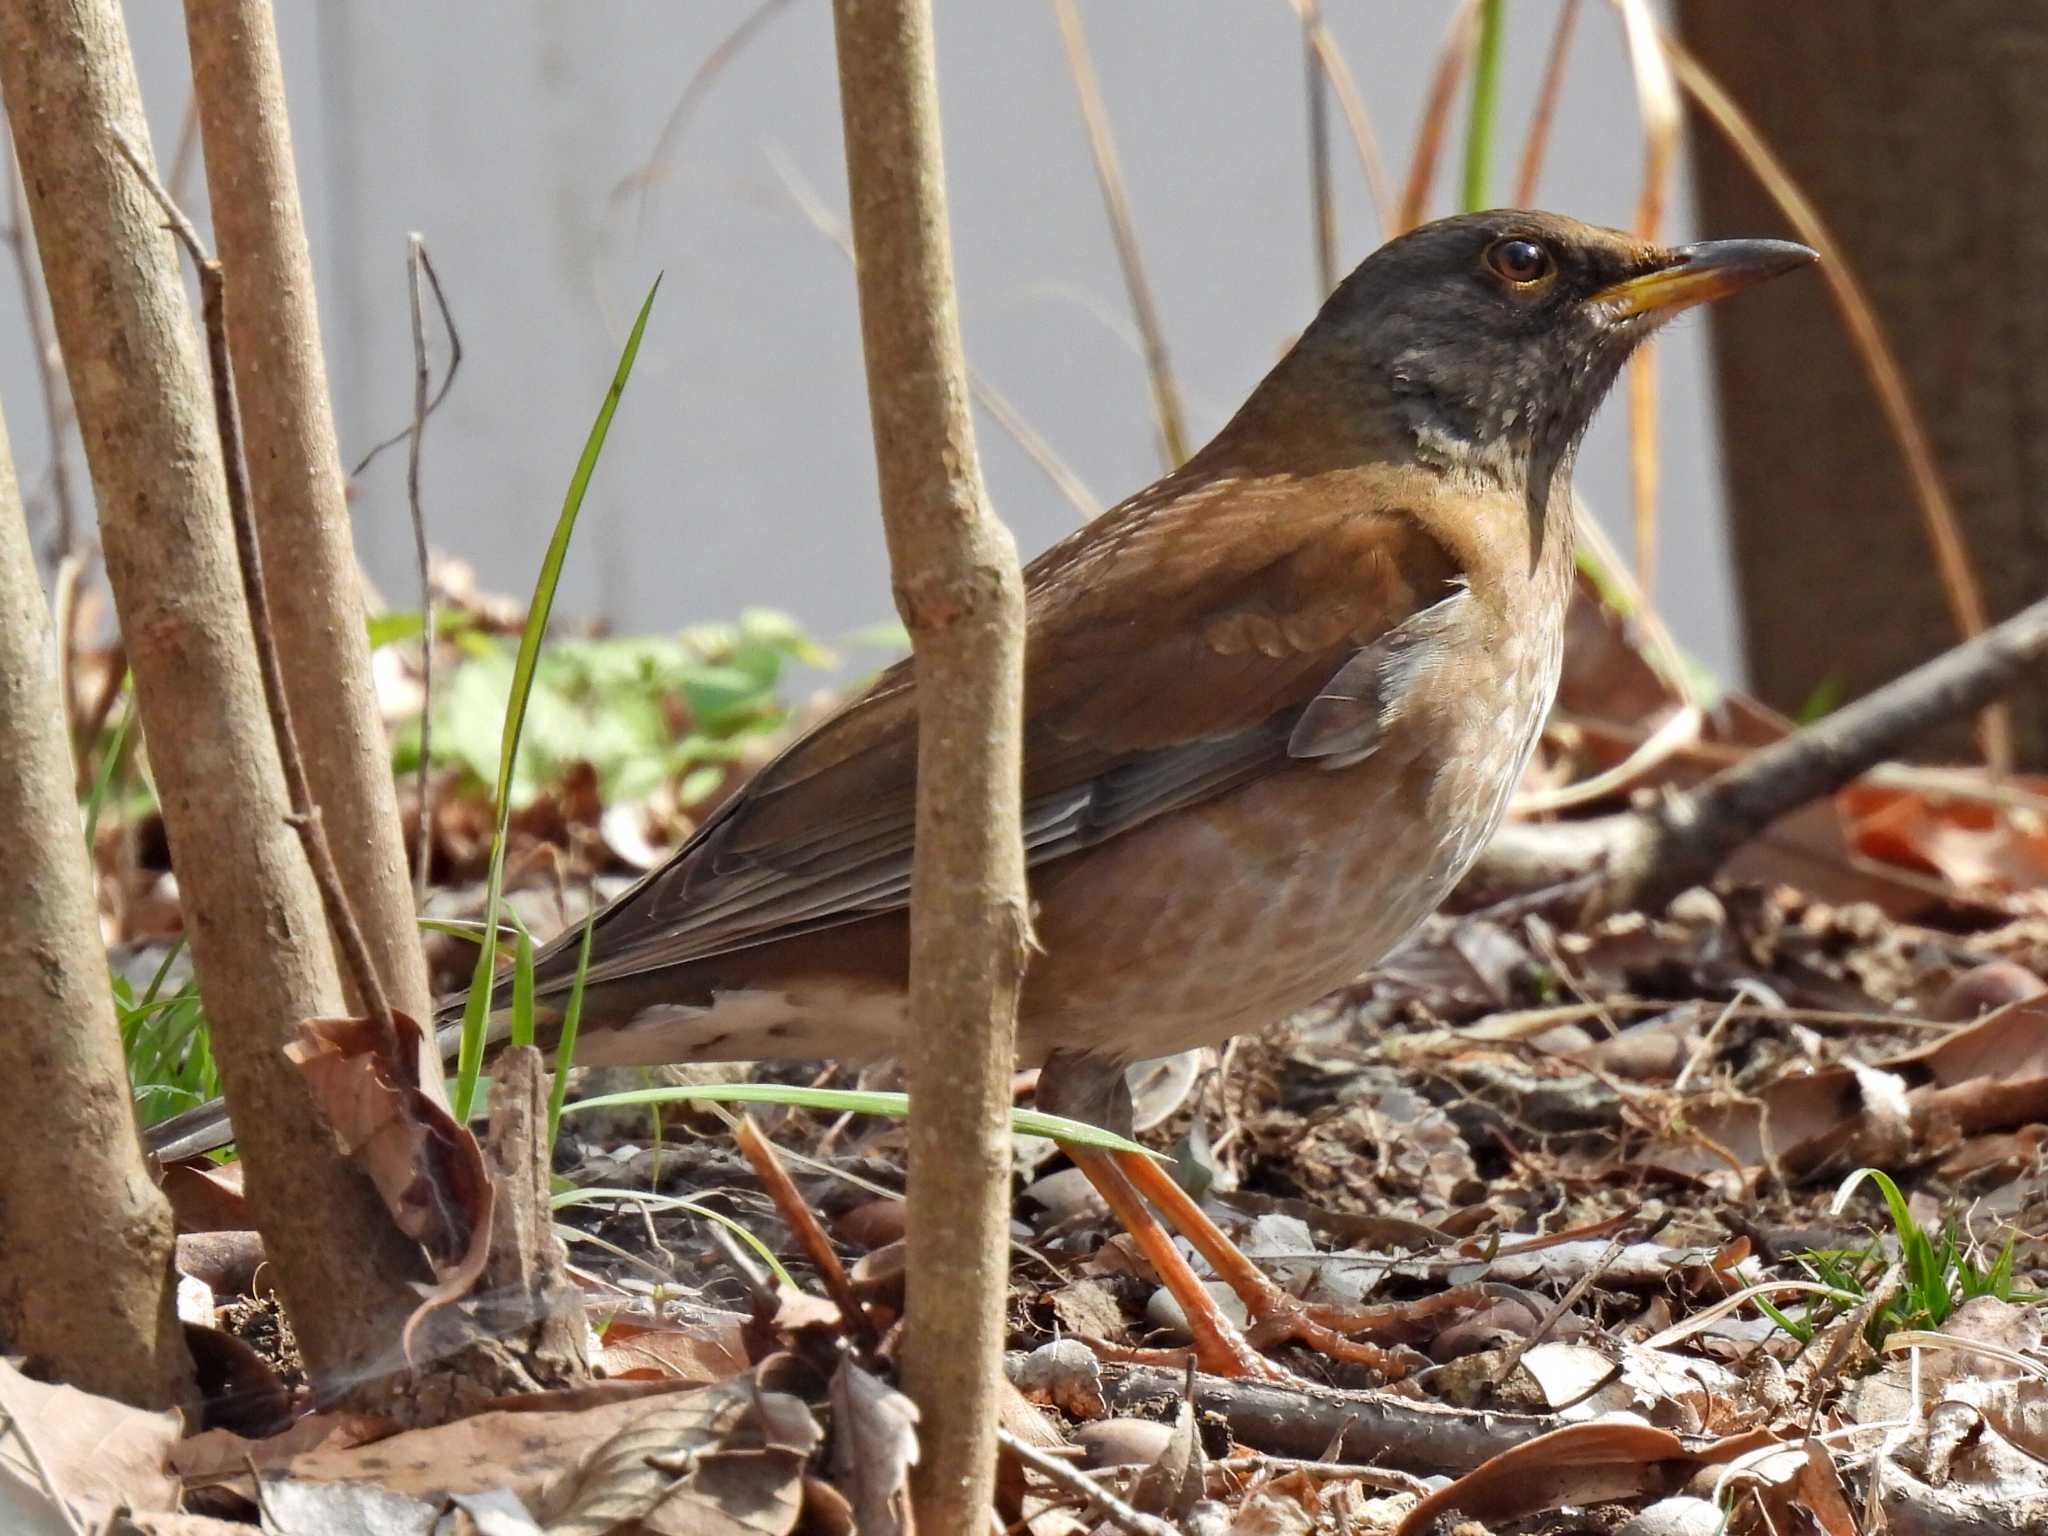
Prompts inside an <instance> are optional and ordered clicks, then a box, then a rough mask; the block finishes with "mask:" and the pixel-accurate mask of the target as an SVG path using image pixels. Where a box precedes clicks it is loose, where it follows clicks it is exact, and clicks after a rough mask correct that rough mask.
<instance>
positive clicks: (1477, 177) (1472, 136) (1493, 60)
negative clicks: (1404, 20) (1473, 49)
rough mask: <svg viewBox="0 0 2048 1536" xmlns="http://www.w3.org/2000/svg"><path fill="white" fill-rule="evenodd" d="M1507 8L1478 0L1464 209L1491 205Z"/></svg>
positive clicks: (1502, 2)
mask: <svg viewBox="0 0 2048 1536" xmlns="http://www.w3.org/2000/svg"><path fill="white" fill-rule="evenodd" d="M1507 8H1508V7H1507V0H1480V6H1479V46H1478V51H1477V54H1476V56H1475V57H1474V59H1473V62H1472V115H1471V116H1470V117H1469V118H1468V119H1467V120H1466V124H1465V183H1464V203H1465V211H1466V212H1467V213H1476V212H1477V211H1478V210H1480V209H1481V208H1490V207H1492V206H1493V204H1492V202H1491V200H1490V194H1489V192H1488V190H1487V187H1488V183H1489V181H1490V180H1491V176H1490V170H1491V162H1492V159H1493V119H1494V115H1495V113H1496V111H1497V109H1498V108H1499V106H1500V40H1501V33H1502V32H1503V31H1504V30H1505V22H1506V16H1507Z"/></svg>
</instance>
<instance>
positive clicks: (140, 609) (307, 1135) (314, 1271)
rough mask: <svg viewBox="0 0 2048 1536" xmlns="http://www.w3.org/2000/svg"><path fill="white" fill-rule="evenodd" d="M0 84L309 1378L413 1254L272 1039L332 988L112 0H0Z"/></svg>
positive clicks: (389, 1293)
mask: <svg viewBox="0 0 2048 1536" xmlns="http://www.w3.org/2000/svg"><path fill="white" fill-rule="evenodd" d="M0 89H4V91H5V94H6V105H7V112H8V118H9V121H10V123H11V125H12V127H13V130H14V136H15V142H16V148H17V151H18V154H19V157H20V161H21V166H22V172H23V177H24V180H25V182H26V185H27V189H28V201H29V209H30V212H31V215H32V216H33V219H34V224H35V232H36V242H37V246H38V249H39V251H40V253H41V259H42V265H43V271H44V275H45V277H46V279H47V281H48V285H49V291H50V303H51V309H52V312H53V313H54V315H55V317H56V321H57V334H58V339H59V342H60V343H61V344H62V347H63V350H64V364H65V370H66V372H67V374H68V376H69V378H70V381H71V388H72V393H73V395H74V397H75V399H76V401H77V408H78V419H79V426H80V429H81V431H82V433H83V436H84V440H85V448H86V459H87V462H88V464H89V465H90V467H91V470H92V478H93V485H94V489H95V491H96V492H97V496H98V502H99V511H100V530H101V536H102V542H103V544H104V547H105V550H106V560H107V574H108V578H109V580H110V581H111V583H112V585H113V589H114V597H115V601H116V605H117V607H118V609H119V612H120V617H121V628H122V636H123V639H124V641H125V642H126V645H127V649H128V656H129V660H130V663H131V665H132V667H133V669H134V673H135V682H136V693H137V698H138V702H139V705H140V708H141V715H142V723H143V728H144V731H145V733H146V737H147V741H148V747H149V754H150V763H151V766H152V768H153V769H154V771H155V774H156V781H157V788H158V791H159V794H160V797H161V800H162V806H163V817H164V825H165V829H166V831H167V832H168V834H169V838H170V843H171V853H172V858H173V862H174V866H175V868H176V870H177V875H178V883H179V891H180V895H181V897H182V900H183V904H184V911H185V920H186V924H187V931H188V933H189V934H190V937H191V944H192V952H193V958H194V960H195V962H196V964H197V967H198V971H199V983H200V991H201V996H202V998H203V1001H204V1003H205V1006H206V1012H207V1016H208V1018H209V1020H210V1021H211V1023H212V1026H213V1031H214V1042H215V1054H216V1057H217V1059H218V1060H219V1063H220V1068H221V1077H222V1080H223V1084H224V1086H225V1088H226V1092H227V1100H228V1105H229V1108H230V1109H231V1110H232V1111H233V1113H234V1118H235V1124H236V1127H237V1129H238V1131H239V1133H240V1140H241V1144H242V1149H243V1151H244V1153H245V1154H246V1166H247V1169H248V1175H247V1177H248V1192H249V1197H250V1201H251V1204H252V1206H253V1208H254V1210H255V1213H256V1218H257V1221H258V1224H259V1225H260V1226H261V1227H262V1229H263V1235H264V1241H265V1247H266V1251H267V1253H268V1255H269V1259H270V1262H271V1265H272V1267H273V1268H274V1270H275V1272H276V1275H277V1280H278V1287H279V1290H280V1292H281V1293H282V1295H283V1298H284V1301H285V1303H286V1306H287V1307H288V1308H289V1310H290V1313H291V1316H292V1321H293V1325H294V1328H295V1330H296V1331H297V1334H298V1340H299V1344H300V1347H301V1349H302V1350H303V1352H304V1354H305V1357H306V1361H307V1364H308V1366H309V1367H310V1368H311V1369H312V1371H313V1372H314V1374H315V1375H316V1377H328V1376H332V1375H334V1374H336V1373H341V1372H344V1371H362V1370H365V1369H368V1370H372V1371H374V1370H376V1369H377V1366H378V1364H379V1363H381V1364H383V1365H385V1366H393V1365H396V1364H397V1363H398V1362H396V1361H391V1360H389V1359H388V1358H383V1357H386V1356H387V1355H388V1351H389V1347H390V1341H391V1340H392V1339H393V1338H395V1337H396V1333H397V1325H398V1322H399V1321H400V1320H402V1318H403V1317H404V1315H405V1313H406V1311H407V1310H408V1309H409V1307H410V1304H411V1302H412V1299H413V1297H412V1294H411V1293H410V1291H409V1290H408V1286H409V1284H410V1283H411V1282H413V1281H416V1280H423V1279H425V1278H426V1270H425V1263H424V1260H423V1258H422V1256H421V1254H420V1252H419V1249H418V1247H417V1246H416V1245H415V1244H412V1243H410V1242H408V1241H406V1240H405V1239H404V1238H403V1237H401V1236H400V1235H399V1233H398V1232H397V1230H396V1229H395V1228H394V1227H393V1226H392V1224H391V1222H390V1220H389V1218H388V1217H387V1215H386V1214H385V1212H384V1209H383V1207H382V1205H381V1204H380V1203H379V1201H378V1199H377V1197H376V1195H375V1193H374V1191H373V1190H372V1189H371V1187H370V1186H369V1184H368V1182H367V1181H366V1180H364V1179H363V1178H362V1177H361V1176H360V1175H358V1174H357V1173H355V1172H354V1171H353V1170H352V1169H350V1168H349V1167H347V1166H346V1165H345V1164H343V1163H342V1161H341V1160H340V1158H339V1156H338V1155H337V1153H336V1149H335V1145H334V1141H333V1138H332V1137H331V1136H330V1135H329V1133H328V1132H327V1130H326V1128H325V1126H324V1125H323V1124H322V1123H321V1122H320V1121H319V1119H318V1117H317V1116H316V1115H315V1114H314V1111H313V1106H312V1101H311V1097H310V1095H309V1094H308V1093H307V1090H306V1087H305V1084H304V1082H303V1080H302V1079H301V1078H300V1077H299V1075H298V1073H297V1071H296V1070H295V1069H293V1068H292V1067H291V1066H290V1064H289V1063H287V1061H286V1060H285V1058H284V1056H283V1054H282V1051H281V1046H282V1045H283V1043H284V1040H285V1037H286V1032H287V1031H289V1030H290V1029H291V1028H292V1027H293V1025H294V1024H296V1023H297V1022H298V1021H299V1020H301V1019H305V1018H309V1017H314V1016H317V1015H322V1014H331V1013H333V1012H335V1011H336V1009H337V1008H338V1006H339V1004H340V1001H341V988H340V984H339V981H338V979H337V976H336V973H335V965H334V958H333V955H332V953H331V950H330V947H329V945H328V942H327V938H326V932H325V924H324V921H323V919H322V915H321V909H320V903H319V898H318V896H317V894H316V893H315V890H314V886H313V881H312V876H311V874H310V872H309V871H308V868H307V865H306V861H305V856H304V854H303V853H302V852H301V850H300V846H299V842H298V839H297V837H296V836H295V834H294V833H293V831H292V829H291V828H290V827H289V826H287V825H286V822H285V815H286V810H287V805H286V798H285V788H284V780H283V774H282V770H281V769H280V767H279V762H278V756H277V750H276V743H275V740H274V738H273V735H272V732H271V727H270V723H269V719H268V717H267V714H266V712H265V709H264V704H263V696H262V691H261V687H260V684H259V681H258V678H257V674H256V667H255V660H254V656H253V652H252V649H251V640H250V631H249V617H248V609H247V606H246V604H245V603H244V601H243V596H242V590H241V581H240V576H239V573H238V570H237V566H236V560H235V553H234V549H233V541H232V537H231V534H230V530H229V524H228V517H227V509H226V502H225V490H224V485H223V480H222V471H221V459H220V449H219V443H218V439H217V437H216V434H215V428H214V424H213V422H212V420H211V419H210V413H209V411H208V409H207V401H208V399H209V393H208V388H207V385H206V382H205V377H204V374H203V371H202V368H201V364H200V357H199V352H198V349H197V346H196V344H195V337H194V334H193V329H192V323H191V315H190V313H189V311H188V309H187V306H186V300H185V292H184V287H183V284H182V282H181V280H180V277H179V273H178V269H177V265H176V260H177V258H176V253H175V250H174V247H173V245H172V242H171V238H170V236H169V235H168V234H167V233H166V232H165V231H164V229H163V227H162V224H163V216H162V214H161V213H160V212H159V211H158V209H157V208H156V206H155V204H154V203H153V202H152V201H151V200H150V196H149V194H148V193H147V192H146V191H145V190H144V188H143V187H142V185H141V184H140V182H139V181H138V180H137V178H136V176H135V173H134V172H133V171H132V170H131V169H130V168H129V166H128V165H127V163H126V161H125V160H124V159H123V157H122V154H121V152H120V149H119V145H118V143H117V140H118V139H125V140H126V141H127V142H128V143H129V144H130V145H132V146H133V147H134V148H135V149H136V151H137V152H138V153H139V154H140V155H141V156H142V157H143V158H144V159H145V160H147V159H148V156H149V150H148V129H147V125H146V124H145V122H144V120H143V114H142V102H141V97H140V94H139V92H138V90H137V86H136V82H135V69H134V61H133V59H132V58H131V56H130V54H129V48H128V38H127V32H126V29H125V27H124V25H123V22H122V17H121V10H120V6H119V4H118V3H117V0H0ZM231 302H232V301H231Z"/></svg>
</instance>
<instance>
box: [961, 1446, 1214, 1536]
mask: <svg viewBox="0 0 2048 1536" xmlns="http://www.w3.org/2000/svg"><path fill="white" fill-rule="evenodd" d="M996 1442H997V1443H998V1444H999V1445H1001V1446H1002V1448H1003V1449H1004V1450H1006V1451H1008V1452H1009V1453H1010V1454H1011V1455H1012V1456H1014V1457H1016V1458H1017V1459H1018V1460H1019V1461H1021V1462H1023V1463H1024V1465H1025V1466H1027V1467H1029V1468H1030V1469H1031V1470H1032V1471H1034V1472H1036V1473H1037V1474H1038V1475H1039V1476H1040V1477H1042V1478H1044V1479H1045V1480H1046V1481H1047V1482H1049V1483H1052V1484H1053V1485H1054V1486H1056V1487H1059V1488H1062V1489H1064V1490H1066V1491H1067V1492H1068V1493H1071V1494H1073V1495H1074V1496H1075V1497H1076V1498H1082V1499H1086V1500H1088V1502H1089V1503H1090V1504H1091V1505H1093V1506H1094V1507H1095V1508H1096V1509H1099V1510H1101V1511H1102V1514H1103V1518H1105V1519H1106V1520H1108V1521H1109V1523H1110V1524H1112V1525H1114V1526H1115V1527H1116V1528H1117V1529H1118V1530H1120V1531H1128V1532H1130V1533H1131V1536H1181V1531H1180V1527H1179V1526H1176V1525H1171V1524H1169V1523H1168V1522H1166V1521H1164V1520H1162V1519H1160V1518H1159V1517H1158V1516H1157V1515H1148V1514H1146V1513H1145V1512H1144V1511H1143V1510H1142V1509H1138V1508H1135V1507H1134V1506H1132V1505H1130V1504H1126V1503H1125V1502H1124V1501H1123V1500H1122V1499H1120V1498H1118V1497H1117V1496H1116V1495H1115V1494H1113V1493H1111V1492H1110V1491H1109V1490H1108V1489H1107V1488H1105V1487H1103V1486H1102V1484H1100V1483H1098V1482H1097V1481H1095V1479H1094V1478H1092V1477H1090V1476H1089V1475H1088V1474H1087V1473H1086V1472H1083V1471H1082V1470H1081V1469H1080V1468H1079V1467H1076V1466H1072V1465H1070V1464H1068V1463H1067V1462H1064V1461H1061V1460H1060V1459H1059V1457H1057V1456H1049V1455H1047V1454H1046V1453H1045V1452H1044V1451H1041V1450H1040V1449H1039V1448H1038V1447H1037V1446H1035V1445H1032V1444H1031V1443H1030V1442H1028V1441H1025V1440H1020V1439H1019V1438H1018V1437H1017V1436H1015V1435H1013V1434H1011V1433H1010V1431H1008V1430H1007V1429H998V1430H997V1431H996Z"/></svg>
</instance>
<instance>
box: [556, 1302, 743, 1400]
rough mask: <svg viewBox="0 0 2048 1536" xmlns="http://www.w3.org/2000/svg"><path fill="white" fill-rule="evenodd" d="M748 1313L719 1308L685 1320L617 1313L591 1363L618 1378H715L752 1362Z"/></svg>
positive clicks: (735, 1372) (707, 1380) (721, 1378)
mask: <svg viewBox="0 0 2048 1536" xmlns="http://www.w3.org/2000/svg"><path fill="white" fill-rule="evenodd" d="M743 1322H744V1319H743V1318H741V1317H740V1316H739V1315H738V1314H736V1313H720V1314H716V1315H714V1316H713V1317H711V1318H709V1319H697V1320H693V1321H692V1322H690V1323H688V1324H685V1325H683V1326H677V1325H675V1324H672V1323H666V1322H654V1321H650V1320H649V1319H647V1318H644V1317H641V1318H625V1317H614V1318H613V1319H612V1320H611V1321H610V1322H609V1323H608V1324H607V1325H606V1327H605V1331H604V1345H603V1347H602V1349H601V1350H600V1351H599V1352H598V1356H597V1358H596V1359H595V1360H594V1361H592V1362H591V1363H592V1365H594V1366H596V1367H598V1368H599V1369H600V1370H602V1372H603V1373H604V1375H605V1377H606V1378H607V1379H609V1380H613V1381H647V1380H657V1379H659V1380H673V1381H683V1382H700V1383H703V1384H706V1385H708V1384H710V1383H711V1382H714V1381H724V1380H725V1379H726V1378H727V1377H728V1376H737V1375H738V1374H739V1373H740V1372H742V1371H744V1370H745V1369H746V1368H747V1364H748V1362H747V1345H746V1339H745V1338H744V1336H743V1335H742V1332H741V1325H742V1323H743Z"/></svg>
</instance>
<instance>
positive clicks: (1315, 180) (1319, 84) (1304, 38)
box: [1295, 0, 1337, 302]
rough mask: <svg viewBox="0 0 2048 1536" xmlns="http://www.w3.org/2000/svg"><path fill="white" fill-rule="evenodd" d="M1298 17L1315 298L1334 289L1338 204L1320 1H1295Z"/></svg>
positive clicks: (1326, 294) (1325, 294)
mask: <svg viewBox="0 0 2048 1536" xmlns="http://www.w3.org/2000/svg"><path fill="white" fill-rule="evenodd" d="M1295 9H1296V10H1297V11H1298V12H1299V13H1300V16H1301V43H1302V49H1301V52H1302V63H1303V65H1304V68H1305V71H1306V75H1307V79H1306V81H1305V85H1306V87H1307V90H1306V94H1307V98H1308V200H1309V229H1310V234H1311V237H1312V238H1311V244H1312V245H1313V247H1314V251H1315V258H1316V299H1317V302H1321V301H1322V300H1323V299H1324V298H1327V297H1328V296H1329V293H1330V290H1331V289H1333V288H1335V287H1336V286H1337V205H1336V201H1335V199H1334V198H1333V197H1332V195H1331V188H1330V102H1329V94H1330V93H1329V80H1328V77H1327V76H1326V75H1325V74H1324V71H1323V65H1322V60H1321V59H1320V58H1319V57H1318V56H1317V54H1316V33H1317V32H1319V31H1321V30H1322V25H1323V5H1322V0H1297V3H1296V5H1295Z"/></svg>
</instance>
